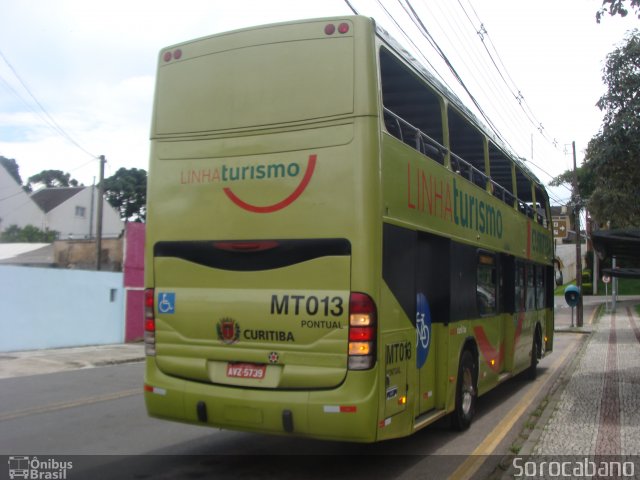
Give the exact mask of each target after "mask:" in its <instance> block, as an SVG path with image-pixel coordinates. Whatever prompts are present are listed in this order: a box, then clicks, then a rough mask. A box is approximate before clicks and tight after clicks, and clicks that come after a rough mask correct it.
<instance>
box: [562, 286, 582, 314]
mask: <svg viewBox="0 0 640 480" xmlns="http://www.w3.org/2000/svg"><path fill="white" fill-rule="evenodd" d="M564 299H565V300H566V301H567V304H568V305H569V306H570V307H571V308H573V307H575V306H576V305H578V300H579V299H580V289H579V288H578V287H576V286H575V285H569V286H568V287H567V288H565V289H564Z"/></svg>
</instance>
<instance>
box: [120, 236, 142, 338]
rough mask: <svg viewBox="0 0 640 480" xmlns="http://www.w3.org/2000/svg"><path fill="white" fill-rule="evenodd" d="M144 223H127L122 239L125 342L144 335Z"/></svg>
mask: <svg viewBox="0 0 640 480" xmlns="http://www.w3.org/2000/svg"><path fill="white" fill-rule="evenodd" d="M144 239H145V225H144V223H127V224H126V226H125V239H124V288H125V295H126V307H125V308H126V326H125V335H124V341H125V342H132V341H136V340H140V339H142V337H143V336H144V302H143V297H144Z"/></svg>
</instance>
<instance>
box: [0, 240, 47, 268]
mask: <svg viewBox="0 0 640 480" xmlns="http://www.w3.org/2000/svg"><path fill="white" fill-rule="evenodd" d="M53 258H54V255H53V244H52V243H3V244H0V265H29V266H49V265H53V264H54V261H53Z"/></svg>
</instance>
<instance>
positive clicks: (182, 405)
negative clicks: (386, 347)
mask: <svg viewBox="0 0 640 480" xmlns="http://www.w3.org/2000/svg"><path fill="white" fill-rule="evenodd" d="M376 391H377V381H376V372H375V369H374V370H369V371H362V372H353V371H351V372H349V373H348V374H347V377H346V379H345V381H344V382H343V383H342V384H341V385H339V386H338V387H336V388H335V389H332V390H314V391H308V390H305V391H302V390H299V391H296V390H260V389H243V388H237V387H229V386H224V385H213V384H207V383H201V382H195V381H189V380H184V379H180V378H176V377H171V376H169V375H166V374H164V373H163V372H162V371H161V370H160V369H159V368H158V367H157V366H156V362H155V359H153V358H152V357H147V361H146V369H145V387H144V398H145V404H146V408H147V413H148V414H149V415H150V416H152V417H156V418H162V419H166V420H173V421H178V422H186V423H193V424H199V425H209V426H212V427H218V428H223V429H230V430H243V431H248V432H259V433H268V434H280V435H285V434H291V435H298V436H305V437H312V438H319V439H326V440H342V441H353V442H373V441H375V440H376V434H377V418H378V403H377V397H376ZM345 399H348V400H345Z"/></svg>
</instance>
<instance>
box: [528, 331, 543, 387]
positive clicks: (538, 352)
mask: <svg viewBox="0 0 640 480" xmlns="http://www.w3.org/2000/svg"><path fill="white" fill-rule="evenodd" d="M539 358H542V333H541V332H540V329H539V328H536V333H535V334H534V336H533V345H532V346H531V364H530V365H529V369H528V370H527V378H529V380H535V379H536V378H537V377H538V359H539Z"/></svg>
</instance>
